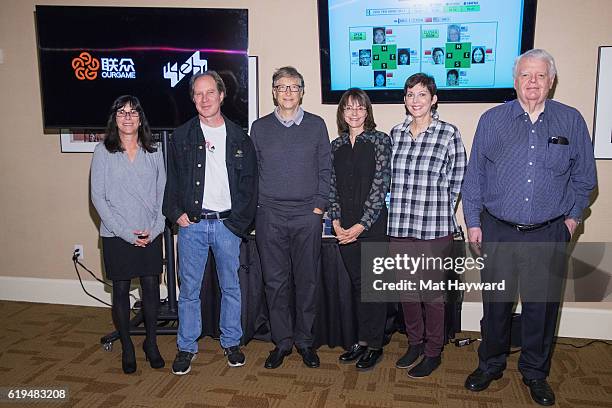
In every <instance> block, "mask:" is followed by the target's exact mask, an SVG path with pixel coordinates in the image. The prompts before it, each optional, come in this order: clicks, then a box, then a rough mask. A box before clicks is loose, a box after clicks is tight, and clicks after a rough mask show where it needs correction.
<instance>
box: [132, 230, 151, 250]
mask: <svg viewBox="0 0 612 408" xmlns="http://www.w3.org/2000/svg"><path fill="white" fill-rule="evenodd" d="M133 232H134V235H136V236H137V237H138V238H136V241H135V242H134V245H136V246H138V247H141V248H144V247H146V246H147V245H149V244H150V243H151V239H150V237H149V235H150V232H149V231H147V230H142V231H133Z"/></svg>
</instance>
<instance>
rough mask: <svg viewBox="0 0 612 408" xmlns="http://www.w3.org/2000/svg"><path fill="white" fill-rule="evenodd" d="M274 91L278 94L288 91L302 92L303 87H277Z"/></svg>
mask: <svg viewBox="0 0 612 408" xmlns="http://www.w3.org/2000/svg"><path fill="white" fill-rule="evenodd" d="M274 89H276V92H287V90H290V91H291V92H300V91H301V90H302V86H301V85H276V86H275V87H274Z"/></svg>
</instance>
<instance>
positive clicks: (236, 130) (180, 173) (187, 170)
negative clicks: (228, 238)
mask: <svg viewBox="0 0 612 408" xmlns="http://www.w3.org/2000/svg"><path fill="white" fill-rule="evenodd" d="M223 119H224V120H225V127H226V131H227V137H226V158H225V162H226V166H227V174H228V178H229V188H230V196H231V199H232V212H231V215H230V216H229V217H228V218H227V219H226V220H224V222H223V223H224V224H225V226H226V227H227V228H228V229H229V230H230V231H232V232H233V233H234V234H236V235H238V236H241V237H244V236H246V235H247V234H248V233H249V231H250V228H251V226H252V224H253V219H254V218H255V211H256V209H257V159H256V156H255V149H254V148H253V142H252V141H251V139H250V138H249V136H248V135H247V134H246V133H245V132H244V131H243V130H242V128H240V127H239V126H238V125H237V124H235V123H234V122H232V121H230V120H229V119H228V118H227V117H225V116H224V117H223ZM205 142H206V141H205V140H204V135H203V133H202V129H201V127H200V120H199V118H198V117H197V116H196V117H194V118H192V119H190V120H189V121H187V122H186V123H184V124H183V125H181V126H179V127H178V128H176V130H175V131H174V133H173V134H172V136H171V138H170V142H169V143H168V166H167V167H168V168H167V176H168V179H167V182H166V190H165V194H164V205H163V213H164V215H165V216H166V218H167V219H168V220H169V221H171V222H173V223H175V222H176V220H177V219H178V218H179V217H180V216H181V215H182V214H183V213H186V214H187V216H188V217H189V220H190V221H191V222H200V219H201V214H202V197H203V195H204V183H205V180H204V175H205V169H206V147H205Z"/></svg>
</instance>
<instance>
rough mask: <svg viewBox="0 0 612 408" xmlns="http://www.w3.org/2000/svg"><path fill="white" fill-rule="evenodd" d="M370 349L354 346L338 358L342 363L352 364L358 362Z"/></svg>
mask: <svg viewBox="0 0 612 408" xmlns="http://www.w3.org/2000/svg"><path fill="white" fill-rule="evenodd" d="M367 349H368V346H361V345H359V344H353V345H352V346H351V348H350V349H349V351H347V352H345V353H342V354H340V357H338V360H340V362H341V363H351V362H353V361H355V360H358V359H359V358H360V357H361V356H362V355H363V353H365V352H366V351H367Z"/></svg>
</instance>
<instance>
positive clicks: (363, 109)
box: [344, 105, 368, 114]
mask: <svg viewBox="0 0 612 408" xmlns="http://www.w3.org/2000/svg"><path fill="white" fill-rule="evenodd" d="M367 110H368V109H367V108H366V107H365V106H348V105H347V106H345V107H344V113H351V112H357V113H359V114H362V113H365V112H366V111H367Z"/></svg>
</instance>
